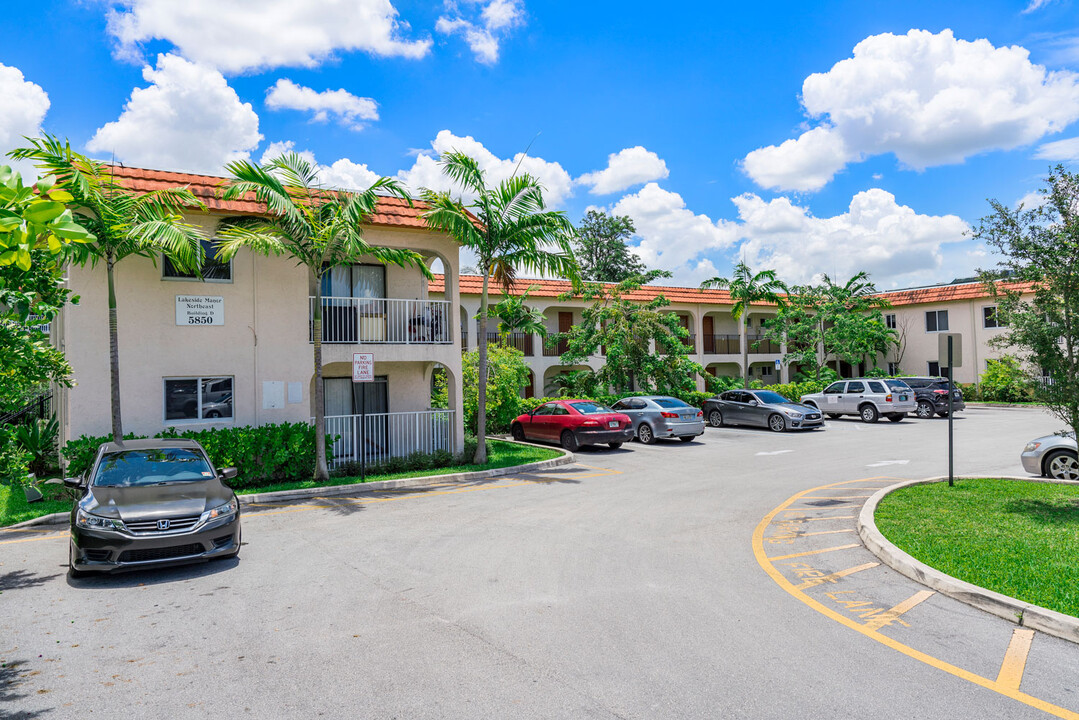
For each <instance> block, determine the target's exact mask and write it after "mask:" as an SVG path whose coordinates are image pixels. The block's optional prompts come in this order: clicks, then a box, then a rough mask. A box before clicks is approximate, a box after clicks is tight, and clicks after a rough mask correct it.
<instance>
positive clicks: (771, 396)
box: [754, 390, 790, 405]
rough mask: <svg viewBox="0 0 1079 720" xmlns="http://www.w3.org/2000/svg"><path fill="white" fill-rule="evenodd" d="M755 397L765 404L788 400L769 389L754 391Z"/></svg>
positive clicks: (786, 401) (787, 401)
mask: <svg viewBox="0 0 1079 720" xmlns="http://www.w3.org/2000/svg"><path fill="white" fill-rule="evenodd" d="M754 394H755V395H756V396H757V399H758V400H760V401H761V402H762V403H764V404H765V405H774V404H775V403H789V402H790V400H788V399H787V398H785V397H783V396H782V395H780V394H779V393H776V392H772V391H771V390H758V391H757V392H756V393H754Z"/></svg>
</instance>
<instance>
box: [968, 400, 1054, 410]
mask: <svg viewBox="0 0 1079 720" xmlns="http://www.w3.org/2000/svg"><path fill="white" fill-rule="evenodd" d="M967 407H968V408H979V409H984V410H993V409H996V408H1004V409H1009V410H1045V406H1044V405H1031V404H1030V403H997V402H994V403H989V402H968V403H967Z"/></svg>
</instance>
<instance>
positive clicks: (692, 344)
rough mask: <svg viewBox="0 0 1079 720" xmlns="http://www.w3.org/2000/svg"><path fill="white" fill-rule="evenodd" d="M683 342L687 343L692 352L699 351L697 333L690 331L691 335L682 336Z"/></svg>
mask: <svg viewBox="0 0 1079 720" xmlns="http://www.w3.org/2000/svg"><path fill="white" fill-rule="evenodd" d="M682 344H683V345H685V346H686V347H687V348H688V349H689V352H690V353H691V354H692V353H696V352H697V336H696V335H694V334H692V333H690V335H689V337H685V338H682Z"/></svg>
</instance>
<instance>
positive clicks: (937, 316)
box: [925, 310, 948, 332]
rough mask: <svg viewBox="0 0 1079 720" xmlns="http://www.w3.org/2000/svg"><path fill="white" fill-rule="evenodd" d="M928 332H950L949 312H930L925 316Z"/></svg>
mask: <svg viewBox="0 0 1079 720" xmlns="http://www.w3.org/2000/svg"><path fill="white" fill-rule="evenodd" d="M925 331H926V332H948V311H947V310H929V311H927V312H926V314H925Z"/></svg>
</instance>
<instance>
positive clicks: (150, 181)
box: [111, 165, 427, 230]
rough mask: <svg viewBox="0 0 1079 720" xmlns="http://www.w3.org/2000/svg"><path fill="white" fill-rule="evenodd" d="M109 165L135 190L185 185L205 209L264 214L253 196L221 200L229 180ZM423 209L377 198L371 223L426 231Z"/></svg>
mask: <svg viewBox="0 0 1079 720" xmlns="http://www.w3.org/2000/svg"><path fill="white" fill-rule="evenodd" d="M111 167H112V168H113V170H114V171H115V173H116V179H117V180H118V181H119V182H120V184H122V185H123V186H124V187H128V188H131V189H132V190H135V191H136V192H150V191H153V190H161V189H164V188H170V187H181V186H185V185H186V186H187V187H188V189H190V190H191V192H192V193H193V194H194V195H195V197H197V198H198V199H199V200H201V201H202V202H203V203H205V205H206V208H207V209H208V210H211V211H218V212H228V213H237V214H242V215H265V214H266V207H265V206H264V205H263V204H262V203H260V202H256V201H255V199H254V197H253V196H248V197H246V198H244V199H242V200H222V199H221V197H220V193H221V190H222V189H223V188H224V186H225V183H227V182H228V180H227V179H226V178H222V177H215V176H212V175H190V174H187V173H178V172H170V171H168V170H146V169H143V168H132V167H124V166H122V165H113V166H111ZM426 208H427V205H426V204H425V203H423V202H422V201H418V200H417V201H414V202H413V206H412V207H409V205H408V203H407V202H405V201H404V200H401V199H400V198H395V197H379V199H378V211H377V212H376V213H375V215H374V216H373V217H372V218H371V224H372V225H381V226H384V227H401V228H418V229H422V230H426V229H427V223H426V222H424V220H423V218H421V217H420V213H421V212H422V211H423V210H425V209H426Z"/></svg>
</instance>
